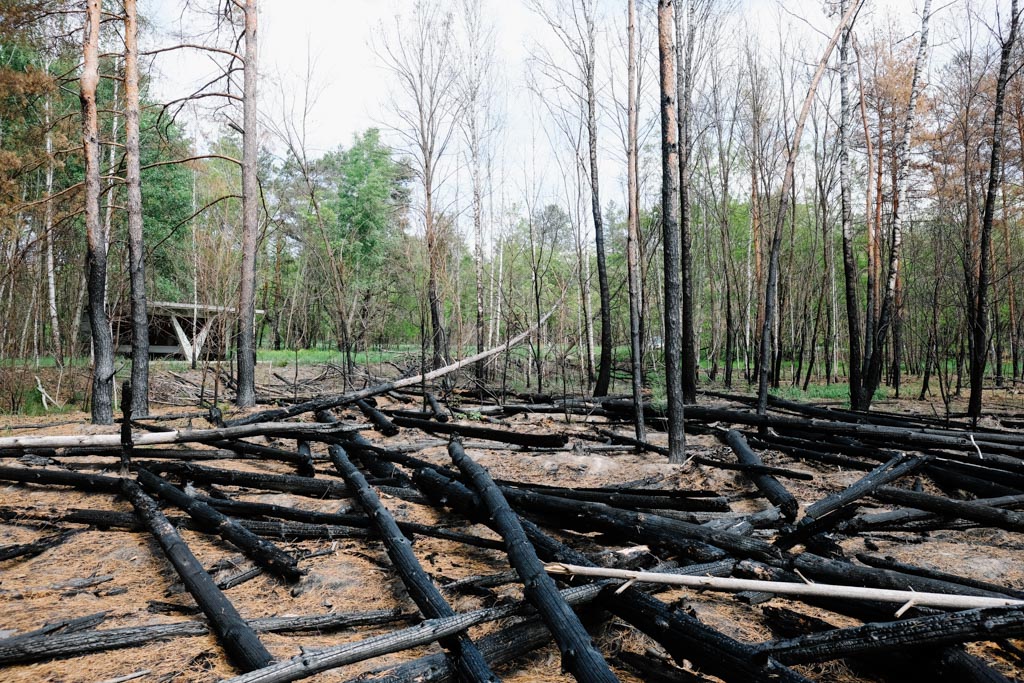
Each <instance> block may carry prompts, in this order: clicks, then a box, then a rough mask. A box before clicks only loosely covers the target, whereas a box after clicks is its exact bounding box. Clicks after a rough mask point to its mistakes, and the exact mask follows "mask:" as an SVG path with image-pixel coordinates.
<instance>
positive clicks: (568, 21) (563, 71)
mask: <svg viewBox="0 0 1024 683" xmlns="http://www.w3.org/2000/svg"><path fill="white" fill-rule="evenodd" d="M531 6H532V7H533V9H534V11H536V12H537V14H539V15H540V16H541V17H542V18H543V19H544V21H545V22H547V24H548V26H550V27H551V29H552V30H553V31H554V32H555V36H556V37H557V38H558V40H559V42H560V43H561V44H562V46H563V47H564V48H565V50H566V51H567V52H568V53H569V54H570V56H571V57H572V60H573V69H572V70H569V69H567V68H566V67H564V66H562V65H561V64H560V63H559V62H558V60H557V59H555V58H553V57H551V55H545V56H544V57H543V58H538V59H542V61H543V64H542V70H543V71H544V72H545V74H547V76H548V77H549V78H551V79H552V80H553V81H555V82H558V83H560V84H562V85H563V87H565V88H567V89H568V90H569V92H571V93H572V95H573V96H574V97H576V98H578V99H579V103H580V106H581V109H582V110H583V111H585V118H586V132H587V167H588V169H589V176H590V211H591V215H592V217H593V221H594V247H595V251H596V254H597V285H598V296H599V297H600V304H601V311H600V317H601V332H600V336H601V355H600V357H599V360H598V368H597V380H596V381H595V383H594V395H595V396H605V395H607V394H608V387H609V385H610V383H611V367H612V350H613V349H612V314H611V288H610V286H609V284H608V267H607V260H606V258H605V243H604V221H603V219H602V215H601V197H600V183H599V176H598V161H597V157H598V154H597V140H598V127H597V85H596V77H597V76H596V74H597V49H596V33H597V30H596V12H597V8H596V3H595V2H594V0H571V2H558V3H556V7H557V9H556V10H553V11H552V10H549V9H548V8H547V7H546V6H545V5H544V3H543V2H542V1H541V0H531Z"/></svg>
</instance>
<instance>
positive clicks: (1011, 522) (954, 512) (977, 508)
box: [872, 486, 1024, 531]
mask: <svg viewBox="0 0 1024 683" xmlns="http://www.w3.org/2000/svg"><path fill="white" fill-rule="evenodd" d="M872 496H873V497H874V498H877V499H878V500H882V501H885V502H887V503H895V504H897V505H906V506H909V507H915V508H917V509H919V510H927V511H928V512H937V513H939V514H941V515H946V516H949V517H960V518H963V519H970V520H973V521H975V522H980V523H982V524H984V525H986V526H994V527H998V528H1000V529H1006V530H1008V531H1024V513H1020V512H1012V511H1010V510H1001V509H999V508H994V507H992V506H990V505H979V504H978V503H974V502H969V501H965V500H953V499H951V498H943V497H941V496H933V495H931V494H929V493H920V492H918V491H908V490H906V489H898V488H895V487H892V486H883V487H881V488H879V489H878V490H876V491H875V492H874V493H873V494H872Z"/></svg>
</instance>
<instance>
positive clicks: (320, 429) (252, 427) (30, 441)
mask: <svg viewBox="0 0 1024 683" xmlns="http://www.w3.org/2000/svg"><path fill="white" fill-rule="evenodd" d="M358 429H361V427H358V426H356V427H353V426H351V425H345V424H340V423H339V424H332V425H326V424H317V423H314V422H262V423H259V424H252V423H246V424H244V425H236V426H231V427H223V428H220V429H180V430H178V429H176V430H173V431H167V432H147V433H145V434H138V435H133V437H132V444H133V446H148V445H152V444H165V443H210V442H213V441H220V440H222V439H240V438H243V437H246V436H290V437H292V438H295V437H297V436H304V437H307V438H312V437H317V436H322V435H325V434H340V433H343V432H348V431H352V430H358ZM81 446H101V447H102V446H109V447H116V448H121V435H120V434H119V433H118V434H71V435H62V436H45V435H43V436H7V437H3V438H0V450H12V449H13V450H25V449H32V448H71V447H81Z"/></svg>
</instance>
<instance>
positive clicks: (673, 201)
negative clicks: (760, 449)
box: [658, 0, 686, 464]
mask: <svg viewBox="0 0 1024 683" xmlns="http://www.w3.org/2000/svg"><path fill="white" fill-rule="evenodd" d="M674 9H675V8H674V6H673V2H672V0H658V61H659V65H660V66H659V73H660V76H661V174H662V178H661V223H662V245H663V249H664V258H665V264H664V270H665V327H664V335H663V336H664V340H663V347H664V351H665V389H666V394H667V398H668V450H669V455H668V461H669V462H670V463H675V464H681V463H683V462H684V461H685V460H686V432H685V431H684V430H683V403H684V400H685V399H684V396H683V375H682V368H681V361H682V358H683V349H682V340H683V337H682V319H681V317H680V312H681V306H682V286H683V285H682V278H681V273H680V271H681V264H682V261H681V258H680V236H679V138H678V135H679V128H678V125H677V123H676V115H677V112H678V110H677V108H676V50H675V45H674V42H675V41H674V30H675V22H674V20H673V16H672V15H673V11H674Z"/></svg>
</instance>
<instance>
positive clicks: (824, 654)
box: [757, 606, 1024, 664]
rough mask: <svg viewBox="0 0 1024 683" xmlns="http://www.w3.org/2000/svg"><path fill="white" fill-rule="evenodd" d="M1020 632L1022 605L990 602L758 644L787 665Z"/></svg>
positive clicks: (1013, 635) (1023, 616) (1023, 614)
mask: <svg viewBox="0 0 1024 683" xmlns="http://www.w3.org/2000/svg"><path fill="white" fill-rule="evenodd" d="M1022 635H1024V610H1022V609H1021V608H1020V607H1019V606H1014V607H994V608H989V609H971V610H967V611H963V612H954V613H952V614H935V615H929V616H924V617H915V618H912V619H901V620H900V621H893V622H882V623H872V624H865V625H863V626H855V627H852V628H841V629H836V630H834V631H825V632H822V633H811V634H809V635H806V636H800V637H797V638H790V639H788V640H778V641H774V642H770V643H764V644H762V645H760V646H758V648H757V649H758V652H759V653H761V654H762V655H763V656H771V657H774V658H776V659H778V660H780V661H783V662H786V663H789V664H804V663H810V662H826V661H830V660H833V659H840V658H842V657H849V656H852V655H866V654H872V653H877V652H893V651H899V650H905V649H906V648H911V647H924V646H932V647H934V646H938V645H951V644H954V643H967V642H972V641H978V640H996V639H999V638H1019V637H1021V636H1022Z"/></svg>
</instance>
